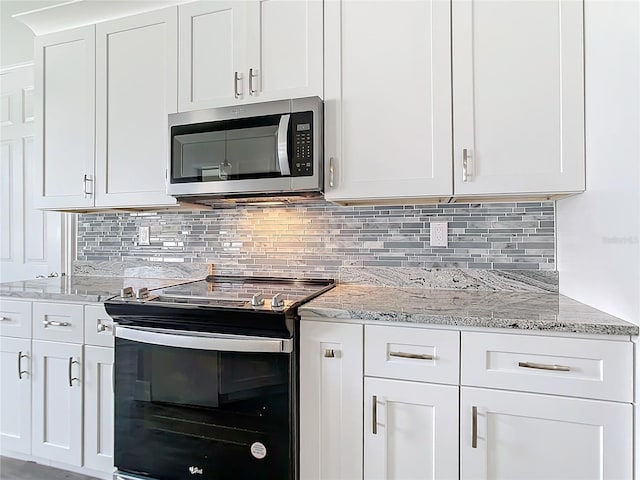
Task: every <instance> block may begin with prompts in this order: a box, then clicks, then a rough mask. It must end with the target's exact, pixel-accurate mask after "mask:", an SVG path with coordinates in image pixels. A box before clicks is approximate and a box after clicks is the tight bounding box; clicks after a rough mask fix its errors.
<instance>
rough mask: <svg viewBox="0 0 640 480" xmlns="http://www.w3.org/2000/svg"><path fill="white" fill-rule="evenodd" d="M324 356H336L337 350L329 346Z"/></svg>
mask: <svg viewBox="0 0 640 480" xmlns="http://www.w3.org/2000/svg"><path fill="white" fill-rule="evenodd" d="M324 356H325V358H335V356H336V352H335V350H334V349H333V348H327V349H326V350H325V351H324Z"/></svg>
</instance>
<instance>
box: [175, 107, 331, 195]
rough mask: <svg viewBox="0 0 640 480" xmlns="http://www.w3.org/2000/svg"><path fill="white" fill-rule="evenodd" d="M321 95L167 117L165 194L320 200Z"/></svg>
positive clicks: (321, 179) (321, 186)
mask: <svg viewBox="0 0 640 480" xmlns="http://www.w3.org/2000/svg"><path fill="white" fill-rule="evenodd" d="M322 109H323V107H322V100H321V99H320V98H318V97H308V98H299V99H292V100H282V101H275V102H265V103H256V104H248V105H239V106H233V107H223V108H213V109H207V110H197V111H192V112H184V113H176V114H171V115H169V130H170V138H171V148H170V157H169V164H168V168H167V192H168V193H169V194H170V195H174V196H176V197H224V196H236V197H237V196H256V195H271V196H273V195H278V196H281V195H282V196H287V195H300V194H309V195H311V194H319V193H320V192H321V191H322V189H323V168H322V142H323V140H322V123H323V120H322Z"/></svg>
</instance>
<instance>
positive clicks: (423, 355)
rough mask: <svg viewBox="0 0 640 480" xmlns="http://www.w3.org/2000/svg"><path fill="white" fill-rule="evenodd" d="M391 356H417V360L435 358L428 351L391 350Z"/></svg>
mask: <svg viewBox="0 0 640 480" xmlns="http://www.w3.org/2000/svg"><path fill="white" fill-rule="evenodd" d="M389 356H390V357H400V358H415V359H416V360H433V359H434V358H435V357H434V356H433V355H429V354H427V353H425V354H421V353H407V352H389Z"/></svg>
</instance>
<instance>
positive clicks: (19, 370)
mask: <svg viewBox="0 0 640 480" xmlns="http://www.w3.org/2000/svg"><path fill="white" fill-rule="evenodd" d="M27 357H28V355H23V354H22V352H18V378H19V379H20V380H22V375H24V374H25V373H29V372H28V371H27V370H22V359H23V358H27Z"/></svg>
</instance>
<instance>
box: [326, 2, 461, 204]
mask: <svg viewBox="0 0 640 480" xmlns="http://www.w3.org/2000/svg"><path fill="white" fill-rule="evenodd" d="M324 38H325V172H326V173H325V179H326V180H325V189H326V193H325V196H326V198H327V199H329V200H333V201H347V200H358V199H376V198H387V199H394V198H406V199H410V198H418V197H426V196H432V197H437V196H448V195H451V193H452V184H451V74H450V72H451V42H450V5H449V3H448V2H446V1H442V0H432V1H420V2H416V1H394V2H379V1H355V0H342V1H340V2H327V3H326V4H325V34H324Z"/></svg>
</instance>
